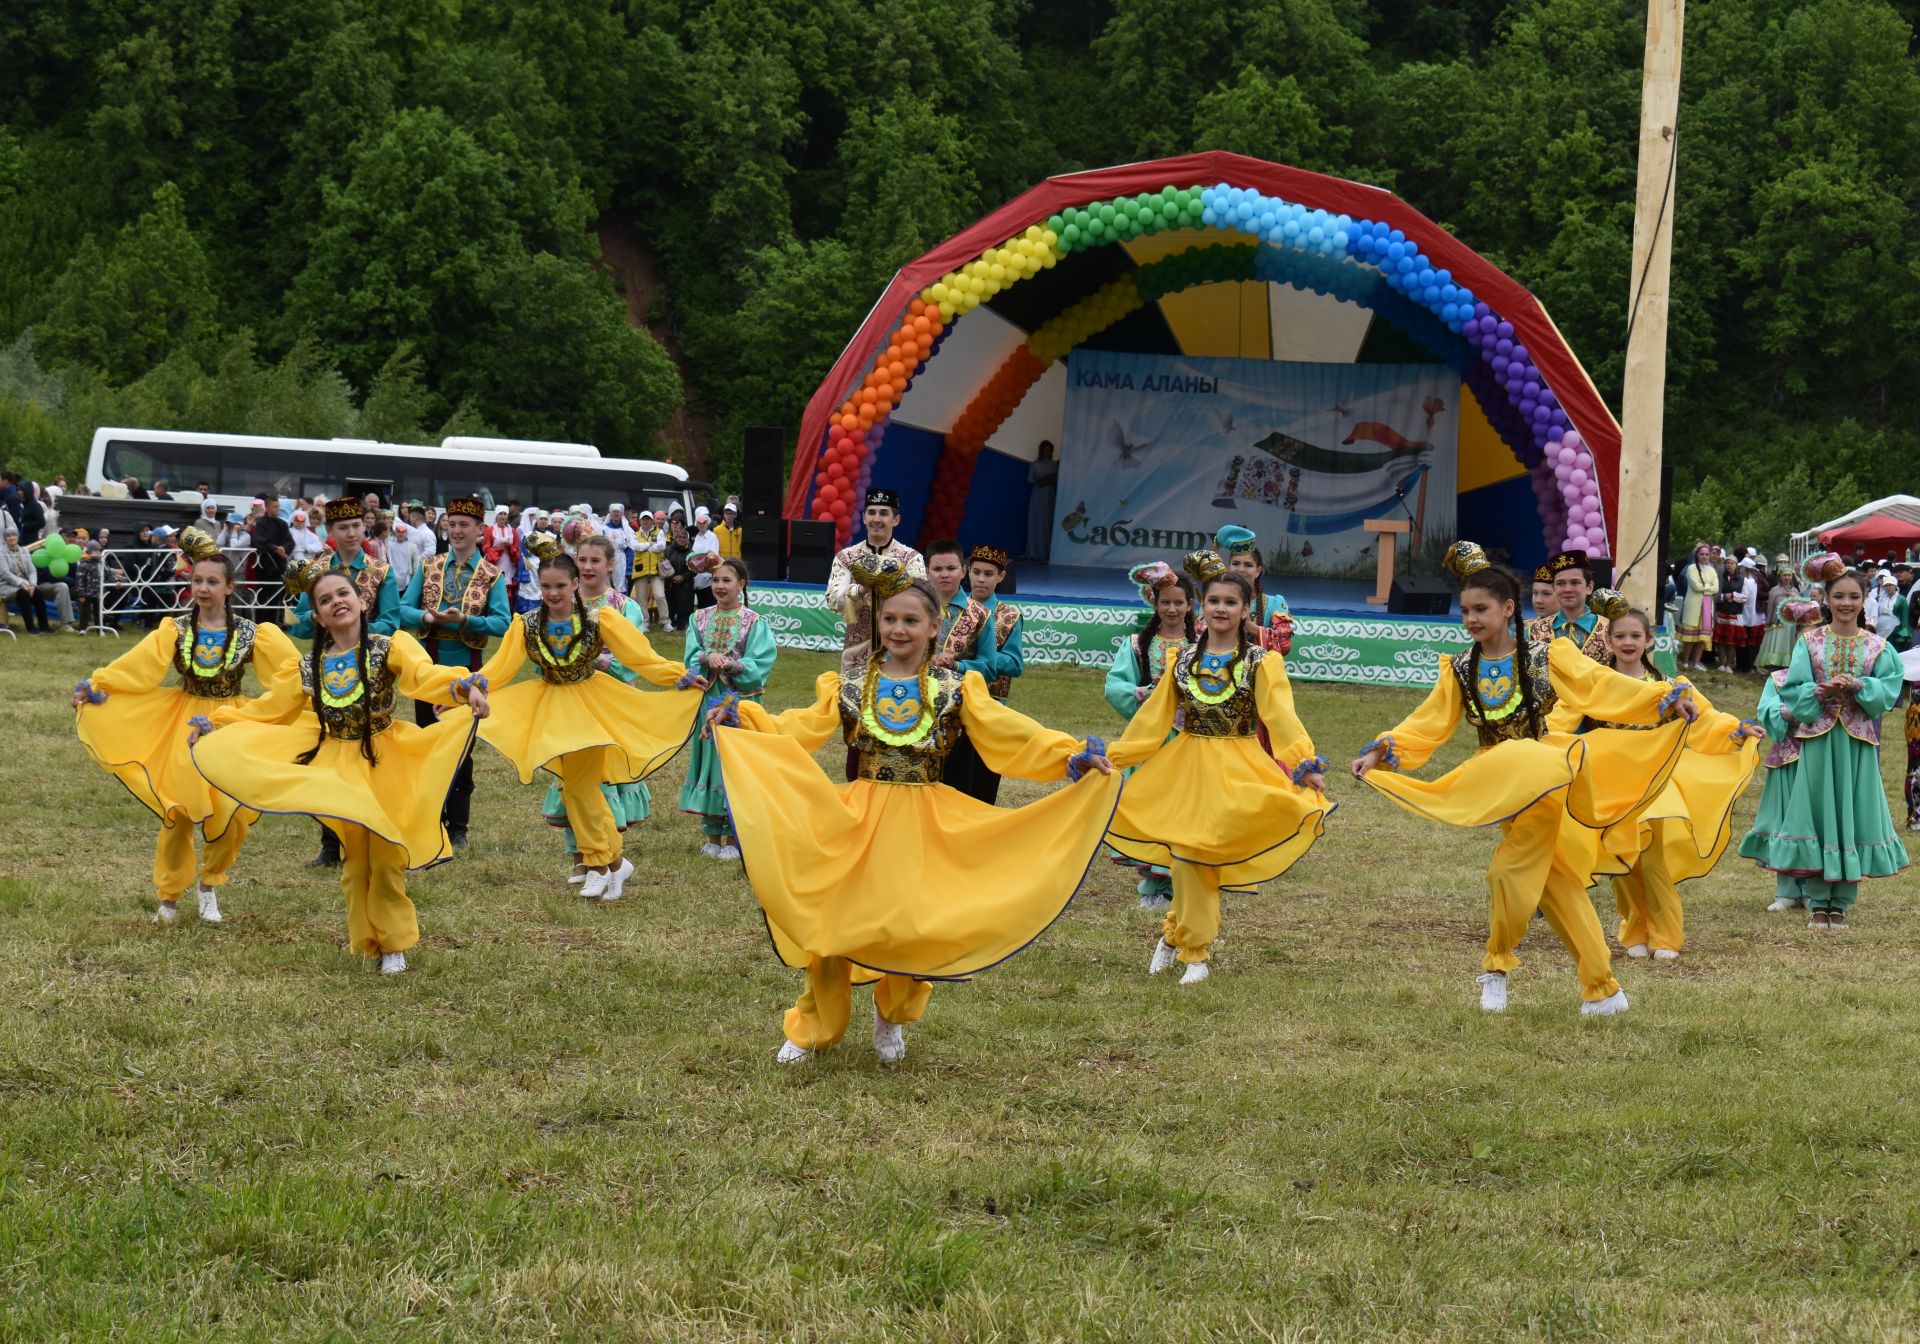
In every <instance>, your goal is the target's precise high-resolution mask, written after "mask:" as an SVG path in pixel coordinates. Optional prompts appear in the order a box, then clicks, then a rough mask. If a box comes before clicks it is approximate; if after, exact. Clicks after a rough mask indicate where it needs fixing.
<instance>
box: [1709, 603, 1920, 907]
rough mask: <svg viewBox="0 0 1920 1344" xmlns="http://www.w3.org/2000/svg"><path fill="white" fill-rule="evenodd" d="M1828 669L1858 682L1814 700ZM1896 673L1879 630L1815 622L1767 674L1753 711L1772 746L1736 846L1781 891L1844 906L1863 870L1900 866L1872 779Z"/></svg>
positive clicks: (1876, 872)
mask: <svg viewBox="0 0 1920 1344" xmlns="http://www.w3.org/2000/svg"><path fill="white" fill-rule="evenodd" d="M1837 676H1852V677H1857V678H1859V679H1860V687H1859V689H1858V690H1857V691H1854V692H1851V693H1842V694H1841V695H1838V696H1836V697H1834V698H1833V699H1832V700H1831V701H1829V702H1826V703H1823V702H1822V701H1821V700H1820V698H1819V697H1818V696H1817V695H1816V694H1815V688H1816V687H1817V686H1819V685H1820V683H1822V682H1824V681H1826V680H1829V679H1830V678H1833V677H1837ZM1901 677H1902V672H1901V665H1900V659H1899V657H1898V656H1897V655H1896V654H1895V653H1894V651H1893V648H1892V646H1891V645H1889V644H1888V643H1887V642H1886V641H1885V640H1882V639H1881V638H1880V637H1879V636H1877V635H1872V634H1859V635H1835V634H1834V633H1833V631H1832V629H1831V627H1817V628H1814V629H1811V630H1808V631H1807V632H1806V633H1805V634H1804V635H1803V636H1802V637H1801V640H1800V642H1799V643H1798V644H1797V645H1795V646H1794V650H1793V661H1792V662H1791V663H1790V664H1789V665H1788V667H1787V669H1786V671H1784V672H1776V673H1774V674H1773V675H1772V676H1771V677H1769V678H1768V679H1767V688H1766V693H1765V694H1763V695H1762V697H1761V700H1760V708H1759V710H1758V718H1759V721H1760V726H1761V727H1763V728H1765V729H1766V730H1767V736H1768V737H1769V738H1771V739H1773V742H1774V746H1773V748H1772V750H1771V751H1769V752H1768V754H1767V766H1768V770H1767V782H1766V785H1765V787H1764V789H1763V790H1762V792H1761V795H1760V810H1759V814H1758V815H1757V816H1756V817H1755V818H1754V822H1753V829H1752V830H1751V831H1749V832H1748V833H1747V836H1746V838H1745V839H1744V840H1742V841H1741V842H1740V852H1741V854H1743V855H1745V856H1746V857H1747V858H1750V859H1752V860H1753V861H1754V862H1756V863H1758V864H1759V865H1760V866H1761V867H1762V868H1765V869H1767V870H1768V871H1770V872H1772V873H1773V874H1775V877H1776V880H1777V883H1778V887H1779V895H1780V897H1781V899H1783V900H1794V901H1801V900H1803V901H1805V902H1806V904H1807V907H1808V908H1809V909H1811V910H1814V911H1827V912H1830V913H1831V912H1841V913H1843V912H1845V911H1846V910H1847V908H1848V907H1849V906H1851V905H1852V904H1853V903H1854V900H1855V899H1856V897H1857V896H1858V895H1859V891H1860V883H1861V881H1862V880H1863V879H1865V878H1870V877H1891V876H1893V875H1894V874H1895V873H1898V872H1900V871H1901V870H1902V869H1904V868H1905V867H1906V866H1907V852H1906V847H1905V846H1904V845H1903V844H1901V842H1900V838H1899V836H1898V835H1897V834H1896V833H1895V831H1894V827H1893V817H1892V815H1891V813H1890V812H1889V811H1888V809H1887V794H1886V789H1885V786H1884V785H1883V784H1882V782H1881V779H1880V717H1881V716H1882V715H1883V714H1885V713H1886V712H1887V711H1888V710H1890V709H1892V708H1893V705H1894V702H1895V701H1897V700H1898V699H1899V698H1900V689H1901Z"/></svg>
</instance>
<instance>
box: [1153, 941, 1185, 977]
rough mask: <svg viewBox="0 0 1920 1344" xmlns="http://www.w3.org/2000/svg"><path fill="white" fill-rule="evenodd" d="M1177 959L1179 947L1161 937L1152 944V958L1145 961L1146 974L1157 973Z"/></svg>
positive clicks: (1178, 957)
mask: <svg viewBox="0 0 1920 1344" xmlns="http://www.w3.org/2000/svg"><path fill="white" fill-rule="evenodd" d="M1179 959H1180V952H1179V949H1178V948H1176V947H1174V945H1173V944H1172V943H1170V942H1168V941H1167V940H1166V939H1165V938H1162V939H1161V940H1160V941H1159V942H1157V943H1155V944H1154V945H1153V960H1152V961H1150V962H1148V963H1147V974H1148V975H1158V974H1160V972H1162V971H1164V970H1166V969H1167V967H1169V966H1171V965H1173V963H1174V962H1176V961H1178V960H1179Z"/></svg>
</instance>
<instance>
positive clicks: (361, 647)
mask: <svg viewBox="0 0 1920 1344" xmlns="http://www.w3.org/2000/svg"><path fill="white" fill-rule="evenodd" d="M353 665H354V668H355V670H357V671H358V672H359V673H360V754H361V755H362V756H364V757H366V758H367V764H368V765H378V764H379V763H380V760H379V757H377V756H375V755H374V753H373V681H372V679H371V678H370V677H368V675H367V609H366V608H365V607H362V608H360V640H359V642H358V643H357V644H355V645H354V646H353Z"/></svg>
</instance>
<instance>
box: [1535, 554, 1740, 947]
mask: <svg viewBox="0 0 1920 1344" xmlns="http://www.w3.org/2000/svg"><path fill="white" fill-rule="evenodd" d="M1587 606H1588V607H1589V608H1591V609H1592V610H1593V612H1594V613H1595V614H1596V615H1599V616H1603V617H1605V618H1606V621H1607V646H1608V655H1607V658H1606V660H1605V666H1608V667H1611V668H1612V669H1613V670H1614V671H1616V672H1618V673H1619V674H1620V675H1621V676H1624V677H1631V678H1633V680H1635V681H1648V682H1658V681H1661V680H1663V678H1661V677H1660V676H1659V675H1658V674H1657V673H1655V672H1653V671H1651V670H1650V669H1649V668H1648V667H1647V664H1646V661H1645V658H1646V653H1647V649H1648V648H1649V647H1650V646H1651V644H1652V642H1653V623H1652V622H1651V621H1650V620H1648V619H1647V614H1646V613H1645V612H1644V611H1640V610H1639V609H1637V608H1635V607H1633V606H1631V605H1629V604H1628V602H1627V600H1626V599H1625V598H1624V597H1622V596H1621V595H1620V594H1619V593H1617V592H1614V591H1612V590H1611V589H1607V588H1602V589H1600V590H1599V591H1598V592H1596V593H1594V594H1593V596H1592V597H1590V598H1589V599H1587ZM1692 698H1693V700H1694V702H1695V704H1696V705H1697V706H1698V708H1699V711H1700V716H1699V717H1698V718H1697V719H1695V720H1694V721H1693V726H1692V727H1691V728H1689V729H1688V730H1687V750H1686V751H1685V753H1684V754H1683V755H1682V756H1681V757H1680V762H1679V764H1678V765H1677V766H1675V767H1674V771H1673V776H1672V778H1671V779H1669V780H1668V781H1667V786H1666V788H1664V789H1662V790H1661V791H1660V794H1659V796H1658V797H1657V798H1655V799H1654V801H1653V803H1652V805H1651V806H1649V807H1648V808H1647V809H1646V811H1644V812H1643V813H1641V814H1640V819H1639V823H1638V826H1639V853H1638V855H1637V856H1636V857H1635V858H1634V859H1633V860H1632V862H1631V863H1630V864H1628V865H1627V866H1626V870H1625V871H1624V872H1616V873H1615V875H1614V878H1613V899H1614V904H1615V905H1616V906H1617V907H1618V909H1619V911H1620V944H1621V946H1622V947H1624V948H1626V950H1627V955H1628V956H1630V957H1645V956H1647V955H1648V954H1649V953H1651V954H1652V956H1653V959H1654V960H1655V961H1675V960H1677V959H1678V958H1679V956H1680V949H1681V947H1682V945H1683V944H1684V943H1685V941H1686V930H1685V922H1684V914H1683V912H1682V910H1681V906H1680V888H1679V884H1680V883H1682V882H1685V881H1688V880H1690V879H1692V878H1696V877H1705V876H1706V875H1707V874H1708V873H1709V872H1711V871H1712V870H1713V866H1714V864H1716V863H1718V862H1719V861H1720V856H1721V855H1722V854H1724V853H1725V852H1726V849H1727V844H1728V842H1729V841H1731V840H1732V838H1733V805H1734V803H1736V802H1737V801H1739V798H1740V795H1741V794H1743V793H1745V792H1746V789H1747V785H1748V784H1749V783H1751V782H1752V780H1753V772H1754V771H1755V770H1756V769H1757V768H1758V767H1759V764H1760V750H1759V740H1760V739H1761V738H1764V737H1765V736H1766V730H1765V729H1763V728H1762V727H1761V726H1760V725H1759V723H1758V722H1756V721H1754V720H1752V719H1748V720H1746V721H1744V722H1743V721H1741V720H1739V719H1736V718H1734V717H1733V715H1731V714H1723V713H1721V712H1720V711H1718V710H1716V709H1714V707H1713V706H1712V705H1710V704H1709V703H1707V700H1706V697H1705V696H1703V695H1701V694H1700V691H1699V690H1698V689H1697V688H1696V689H1695V690H1694V692H1693V696H1692ZM1547 727H1548V729H1549V730H1550V731H1552V732H1562V733H1565V732H1571V733H1579V734H1585V733H1589V732H1592V731H1593V730H1594V729H1596V728H1630V727H1631V725H1626V724H1617V723H1607V722H1605V721H1602V720H1598V719H1592V718H1589V717H1587V716H1586V715H1584V714H1582V713H1580V712H1579V711H1578V710H1576V709H1574V708H1573V707H1572V706H1571V705H1569V704H1564V703H1563V704H1562V705H1561V706H1560V707H1559V708H1558V709H1556V710H1555V711H1554V712H1553V713H1552V714H1551V715H1549V716H1548V720H1547ZM1585 834H1586V835H1588V836H1590V837H1593V838H1594V839H1595V840H1596V841H1597V840H1598V838H1599V837H1598V836H1597V835H1595V833H1594V832H1591V831H1587V832H1585ZM1617 857H1618V856H1616V858H1617Z"/></svg>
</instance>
